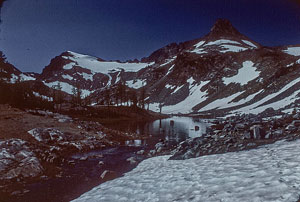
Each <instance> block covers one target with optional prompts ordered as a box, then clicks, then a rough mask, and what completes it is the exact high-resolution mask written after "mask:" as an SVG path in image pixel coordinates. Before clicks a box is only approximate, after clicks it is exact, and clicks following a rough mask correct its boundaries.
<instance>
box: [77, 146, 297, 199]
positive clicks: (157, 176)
mask: <svg viewBox="0 0 300 202" xmlns="http://www.w3.org/2000/svg"><path fill="white" fill-rule="evenodd" d="M299 146H300V140H296V141H290V142H289V141H284V140H282V141H278V142H276V143H274V144H270V145H264V146H261V147H259V148H257V149H252V150H248V151H241V152H230V153H225V154H217V155H209V156H202V157H199V158H193V159H188V160H184V161H181V160H168V158H169V157H170V156H160V157H154V158H150V159H147V160H145V161H143V162H142V163H140V164H139V165H138V166H137V168H135V169H134V170H132V171H131V172H129V173H127V174H125V176H124V177H121V178H118V179H115V180H113V181H109V182H106V183H104V184H101V185H99V186H98V187H95V188H94V189H92V190H91V191H89V192H87V193H85V194H83V195H82V196H81V197H79V198H78V199H76V200H74V202H75V201H76V202H82V201H101V202H106V201H107V202H108V201H126V202H128V201H162V202H168V201H197V202H199V201H205V202H208V201H214V202H215V201H223V202H225V201H226V202H227V201H228V202H232V201H243V202H245V201H249V202H250V201H251V202H256V201H257V202H258V201H272V202H275V201H288V202H296V201H297V200H298V199H299V195H300V155H299V151H300V150H299Z"/></svg>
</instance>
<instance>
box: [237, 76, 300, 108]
mask: <svg viewBox="0 0 300 202" xmlns="http://www.w3.org/2000/svg"><path fill="white" fill-rule="evenodd" d="M298 82H300V78H297V79H295V80H293V81H291V82H290V83H288V84H287V85H286V86H284V87H283V88H281V89H280V90H279V91H278V92H276V93H272V94H270V95H268V96H266V97H264V98H263V99H261V100H259V101H258V102H255V103H254V104H252V105H248V106H246V107H243V108H241V109H238V110H236V111H234V112H235V113H246V114H249V113H254V114H257V113H260V112H262V111H264V110H265V109H266V107H267V108H268V107H271V105H272V107H275V104H274V103H272V104H271V105H269V106H262V107H259V108H256V107H257V106H259V105H261V104H263V103H265V102H267V101H268V100H271V99H272V98H274V97H276V96H277V95H279V94H281V93H283V92H284V91H286V90H288V89H289V88H291V87H292V86H293V85H295V84H297V83H298ZM286 99H291V98H286ZM282 102H283V103H282V104H284V103H285V101H284V100H283V101H282ZM273 104H274V106H273ZM277 104H278V103H277ZM277 106H278V105H277ZM284 106H286V105H282V106H281V107H284ZM281 107H280V108H281ZM255 108H256V109H255ZM275 108H277V107H275Z"/></svg>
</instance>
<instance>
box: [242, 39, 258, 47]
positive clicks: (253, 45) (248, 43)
mask: <svg viewBox="0 0 300 202" xmlns="http://www.w3.org/2000/svg"><path fill="white" fill-rule="evenodd" d="M242 41H243V42H244V43H245V44H247V45H249V46H251V47H253V48H257V46H256V45H255V44H254V43H252V42H251V41H247V40H242Z"/></svg>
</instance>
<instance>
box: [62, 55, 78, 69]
mask: <svg viewBox="0 0 300 202" xmlns="http://www.w3.org/2000/svg"><path fill="white" fill-rule="evenodd" d="M65 59H66V58H65ZM75 65H76V63H75V62H71V63H68V64H66V65H65V66H64V67H63V69H65V70H69V69H72V68H73V67H74V66H75Z"/></svg>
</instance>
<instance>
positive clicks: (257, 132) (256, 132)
mask: <svg viewBox="0 0 300 202" xmlns="http://www.w3.org/2000/svg"><path fill="white" fill-rule="evenodd" d="M250 130H252V132H253V139H263V138H264V137H265V131H264V130H263V129H262V127H261V126H260V125H254V126H251V127H250Z"/></svg>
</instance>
